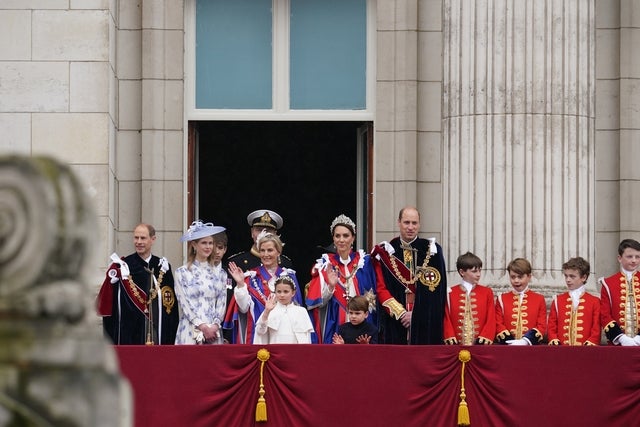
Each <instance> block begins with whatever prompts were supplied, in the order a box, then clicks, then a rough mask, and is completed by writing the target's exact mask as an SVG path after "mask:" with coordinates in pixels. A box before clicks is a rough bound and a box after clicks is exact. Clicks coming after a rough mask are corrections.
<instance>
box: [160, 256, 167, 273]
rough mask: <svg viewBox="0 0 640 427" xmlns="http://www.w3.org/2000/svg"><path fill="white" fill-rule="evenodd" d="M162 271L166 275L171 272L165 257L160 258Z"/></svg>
mask: <svg viewBox="0 0 640 427" xmlns="http://www.w3.org/2000/svg"><path fill="white" fill-rule="evenodd" d="M160 270H162V271H164V272H165V273H166V272H167V271H169V261H167V259H166V258H165V257H162V258H160Z"/></svg>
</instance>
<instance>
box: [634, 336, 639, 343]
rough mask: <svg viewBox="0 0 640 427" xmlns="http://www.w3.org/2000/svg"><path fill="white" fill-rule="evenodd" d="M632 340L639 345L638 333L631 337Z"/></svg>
mask: <svg viewBox="0 0 640 427" xmlns="http://www.w3.org/2000/svg"><path fill="white" fill-rule="evenodd" d="M633 340H634V341H635V342H636V345H640V335H636V336H635V337H633Z"/></svg>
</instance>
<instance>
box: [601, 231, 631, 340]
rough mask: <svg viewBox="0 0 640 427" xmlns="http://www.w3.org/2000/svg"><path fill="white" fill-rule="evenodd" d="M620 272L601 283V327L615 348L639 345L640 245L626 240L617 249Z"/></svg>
mask: <svg viewBox="0 0 640 427" xmlns="http://www.w3.org/2000/svg"><path fill="white" fill-rule="evenodd" d="M618 262H619V263H620V271H618V272H617V273H616V274H614V275H613V276H610V277H607V278H606V279H605V278H601V279H600V280H599V282H600V285H601V286H602V288H601V289H600V326H602V328H603V329H604V334H605V335H606V336H607V340H608V341H609V342H610V343H612V344H615V345H624V346H635V345H640V335H638V330H639V329H640V328H639V327H638V326H639V325H638V310H639V309H640V305H639V302H640V273H638V271H637V269H638V267H639V266H640V243H639V242H638V241H636V240H633V239H624V240H623V241H622V242H620V245H618Z"/></svg>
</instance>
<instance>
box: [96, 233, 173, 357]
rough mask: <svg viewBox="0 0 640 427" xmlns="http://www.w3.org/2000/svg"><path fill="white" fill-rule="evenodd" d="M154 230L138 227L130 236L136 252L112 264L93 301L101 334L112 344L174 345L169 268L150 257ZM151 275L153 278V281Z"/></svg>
mask: <svg viewBox="0 0 640 427" xmlns="http://www.w3.org/2000/svg"><path fill="white" fill-rule="evenodd" d="M155 239H156V232H155V229H154V228H153V227H152V226H151V225H149V224H139V225H138V226H137V227H136V228H135V230H134V232H133V243H134V246H135V250H136V252H135V253H133V254H131V255H129V256H127V257H125V258H123V259H119V258H118V257H117V255H115V254H114V255H112V256H111V260H112V264H111V265H110V266H109V268H108V269H107V274H106V278H105V280H104V282H103V283H102V287H101V289H100V293H99V294H98V298H97V301H96V305H97V310H98V315H100V316H102V317H103V318H102V326H103V329H104V333H105V335H106V336H108V337H109V338H110V339H111V341H112V342H113V343H114V344H138V345H143V344H174V342H175V339H176V331H177V328H178V320H179V318H178V306H177V304H176V298H175V292H174V287H173V275H172V274H171V266H170V265H169V263H168V262H167V260H166V259H165V258H159V257H157V256H155V255H152V254H151V247H152V245H153V243H154V242H155ZM152 274H153V278H152Z"/></svg>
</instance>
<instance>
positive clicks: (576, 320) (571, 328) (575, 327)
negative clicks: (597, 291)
mask: <svg viewBox="0 0 640 427" xmlns="http://www.w3.org/2000/svg"><path fill="white" fill-rule="evenodd" d="M572 308H573V306H572V301H571V297H570V296H569V292H565V293H563V294H560V295H557V296H555V297H554V298H553V302H552V303H551V313H549V322H548V324H547V331H548V338H549V345H560V344H562V345H599V344H600V299H599V298H598V297H594V296H593V295H591V294H589V293H586V292H585V293H584V294H582V296H581V297H580V303H579V304H578V308H577V309H576V310H575V312H573V310H572ZM572 313H573V314H575V316H572Z"/></svg>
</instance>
